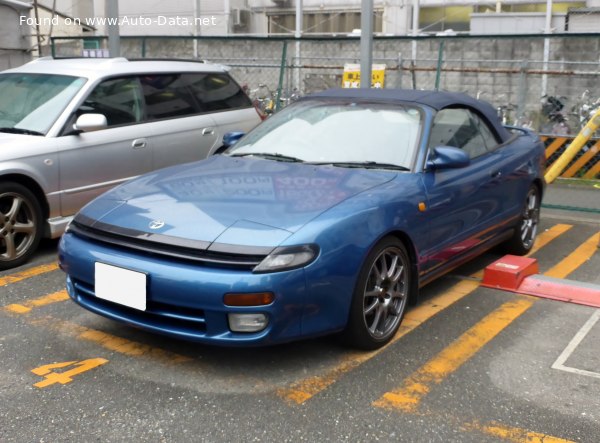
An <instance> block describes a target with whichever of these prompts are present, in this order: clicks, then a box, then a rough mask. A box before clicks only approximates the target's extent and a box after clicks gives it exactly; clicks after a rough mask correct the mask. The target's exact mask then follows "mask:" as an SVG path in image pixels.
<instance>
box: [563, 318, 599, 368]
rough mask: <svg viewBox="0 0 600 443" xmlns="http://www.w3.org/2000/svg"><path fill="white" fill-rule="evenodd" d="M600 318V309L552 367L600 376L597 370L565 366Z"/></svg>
mask: <svg viewBox="0 0 600 443" xmlns="http://www.w3.org/2000/svg"><path fill="white" fill-rule="evenodd" d="M598 320H600V310H597V311H595V312H594V313H593V314H592V316H591V317H590V318H589V320H588V321H587V322H586V323H585V324H584V325H583V326H582V327H581V329H580V330H579V331H578V332H577V334H575V337H573V339H572V340H571V342H570V343H569V344H568V345H567V347H566V348H565V350H564V351H563V352H562V354H560V356H559V357H558V358H557V359H556V361H555V362H554V364H553V365H552V369H558V370H560V371H565V372H571V373H573V374H579V375H585V376H587V377H594V378H600V374H599V373H597V372H592V371H586V370H584V369H577V368H572V367H569V366H565V363H566V362H567V360H568V359H569V357H570V356H571V354H573V352H575V350H576V349H577V346H579V344H580V343H581V342H582V341H583V339H584V338H585V337H586V335H588V334H589V332H590V331H591V330H592V328H593V327H594V325H595V324H596V323H597V322H598Z"/></svg>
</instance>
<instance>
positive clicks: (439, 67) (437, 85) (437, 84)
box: [435, 40, 444, 91]
mask: <svg viewBox="0 0 600 443" xmlns="http://www.w3.org/2000/svg"><path fill="white" fill-rule="evenodd" d="M443 61H444V40H442V41H441V42H440V48H439V50H438V63H437V70H436V72H435V90H436V91H439V90H440V77H441V74H442V63H443Z"/></svg>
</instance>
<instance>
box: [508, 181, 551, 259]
mask: <svg viewBox="0 0 600 443" xmlns="http://www.w3.org/2000/svg"><path fill="white" fill-rule="evenodd" d="M541 200H542V196H541V194H540V190H539V188H538V187H537V186H536V185H531V187H530V188H529V191H528V192H527V197H526V198H525V205H524V207H523V212H522V214H521V219H520V220H519V224H518V225H517V227H516V228H515V233H514V235H513V237H512V238H511V239H510V240H509V241H508V242H507V243H506V249H507V252H508V253H509V254H514V255H526V254H528V253H529V251H531V248H533V245H534V243H535V238H536V236H537V230H538V225H539V222H540V206H541Z"/></svg>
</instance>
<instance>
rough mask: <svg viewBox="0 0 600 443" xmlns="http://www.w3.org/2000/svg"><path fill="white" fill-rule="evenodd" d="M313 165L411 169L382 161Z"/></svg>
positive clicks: (320, 163)
mask: <svg viewBox="0 0 600 443" xmlns="http://www.w3.org/2000/svg"><path fill="white" fill-rule="evenodd" d="M310 164H311V165H332V166H339V167H340V168H366V169H393V170H394V171H410V168H407V167H406V166H400V165H395V164H393V163H380V162H372V161H366V162H318V163H316V162H315V163H310Z"/></svg>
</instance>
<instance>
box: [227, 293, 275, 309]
mask: <svg viewBox="0 0 600 443" xmlns="http://www.w3.org/2000/svg"><path fill="white" fill-rule="evenodd" d="M273 300H275V294H273V293H272V292H256V293H250V294H225V297H223V302H224V303H225V304H226V305H227V306H264V305H270V304H271V303H273Z"/></svg>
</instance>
